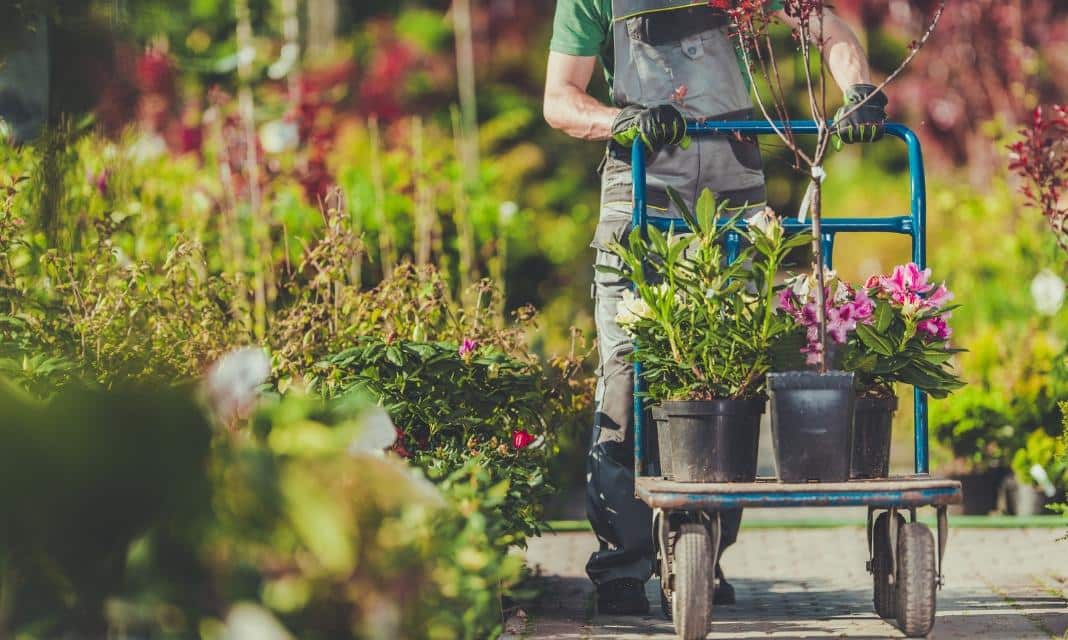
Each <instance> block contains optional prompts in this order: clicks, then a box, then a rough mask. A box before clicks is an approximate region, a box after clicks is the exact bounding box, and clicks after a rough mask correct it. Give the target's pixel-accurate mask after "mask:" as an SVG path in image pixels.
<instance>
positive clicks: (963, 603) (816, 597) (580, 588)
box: [511, 527, 1068, 640]
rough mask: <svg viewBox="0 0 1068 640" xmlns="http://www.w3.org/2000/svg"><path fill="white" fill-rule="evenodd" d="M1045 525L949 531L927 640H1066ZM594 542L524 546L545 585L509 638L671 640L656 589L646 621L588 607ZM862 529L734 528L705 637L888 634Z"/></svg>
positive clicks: (1062, 593) (1065, 552)
mask: <svg viewBox="0 0 1068 640" xmlns="http://www.w3.org/2000/svg"><path fill="white" fill-rule="evenodd" d="M1060 535H1063V534H1062V532H1060V531H1059V530H1056V529H1052V530H1051V529H1019V530H1016V529H989V530H985V529H962V530H958V531H952V530H951V533H950V541H949V545H948V548H947V552H946V566H945V574H946V580H947V584H946V588H945V589H943V590H942V591H940V592H939V594H938V614H937V622H936V624H935V629H934V632H933V633H932V634H931V637H932V638H969V639H970V638H1020V639H1024V640H1029V639H1032V638H1033V639H1036V640H1037V639H1040V638H1041V639H1043V640H1048V639H1049V638H1058V639H1060V638H1065V639H1066V640H1068V600H1066V598H1068V542H1059V541H1057V538H1058V537H1059V536H1060ZM595 546H596V541H595V540H594V538H593V535H592V534H589V533H567V534H557V535H551V536H546V537H544V538H541V539H538V540H534V541H532V542H531V544H530V548H529V550H528V552H527V558H528V561H529V562H530V563H531V564H532V565H535V566H538V567H540V569H541V571H542V572H543V574H544V575H545V576H546V579H547V589H546V592H545V595H544V596H543V598H542V601H541V602H540V603H539V606H538V607H537V608H535V609H533V610H531V611H529V613H530V617H529V619H528V620H527V624H526V627H525V631H524V632H523V633H522V634H512V636H511V637H523V638H562V639H571V638H574V639H584V640H585V639H590V640H592V639H608V638H613V639H621V640H626V639H629V638H665V639H666V638H672V637H674V630H673V628H672V626H671V623H670V622H669V621H668V620H666V619H665V618H664V617H663V616H662V615H661V613H660V607H659V602H660V599H659V591H658V589H659V585H658V584H657V583H656V581H655V580H653V581H650V583H649V584H648V585H647V592H648V596H649V601H650V603H652V605H653V607H652V610H651V612H650V615H648V616H641V617H633V616H631V617H611V616H598V615H595V614H594V612H593V589H592V585H590V583H589V581H588V580H587V579H586V576H585V574H584V572H583V567H584V566H585V563H586V558H587V557H588V555H589V553H590V552H591V551H592V550H593V549H594V548H595ZM866 560H867V551H866V540H865V535H864V530H863V529H862V528H854V527H846V528H838V529H760V530H748V531H743V533H742V535H741V537H740V538H739V541H738V543H737V544H736V545H735V546H733V547H732V548H731V549H730V550H728V551H727V553H726V554H725V556H724V558H723V561H722V565H723V568H724V571H725V572H726V574H727V577H728V579H729V580H730V581H731V583H732V584H733V585H734V586H735V589H736V590H737V594H738V605H736V606H730V607H717V608H716V611H715V612H714V614H713V622H712V625H711V628H710V631H709V635H708V638H709V639H715V640H719V639H727V638H732V639H733V638H857V639H859V638H900V637H903V636H902V634H901V632H900V631H898V630H897V628H896V627H894V626H893V624H891V622H890V621H884V620H881V619H879V617H878V616H877V615H876V614H875V613H874V610H873V609H872V603H871V597H872V596H871V577H870V576H869V575H868V573H867V572H866V571H865V569H864V563H865V561H866Z"/></svg>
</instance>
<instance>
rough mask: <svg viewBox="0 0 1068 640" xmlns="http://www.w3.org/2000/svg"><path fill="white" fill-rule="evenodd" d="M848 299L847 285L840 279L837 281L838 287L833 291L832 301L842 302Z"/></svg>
mask: <svg viewBox="0 0 1068 640" xmlns="http://www.w3.org/2000/svg"><path fill="white" fill-rule="evenodd" d="M847 300H849V287H848V286H847V285H846V283H844V282H842V281H841V280H839V281H838V288H837V289H836V290H835V292H834V303H835V304H842V303H843V302H846V301H847Z"/></svg>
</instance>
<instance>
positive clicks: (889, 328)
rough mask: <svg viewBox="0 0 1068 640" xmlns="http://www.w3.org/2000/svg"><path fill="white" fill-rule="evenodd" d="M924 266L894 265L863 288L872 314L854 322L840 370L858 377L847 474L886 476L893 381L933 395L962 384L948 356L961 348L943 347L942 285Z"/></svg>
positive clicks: (947, 310) (946, 309)
mask: <svg viewBox="0 0 1068 640" xmlns="http://www.w3.org/2000/svg"><path fill="white" fill-rule="evenodd" d="M930 275H931V273H930V269H925V270H921V269H920V268H919V267H917V266H916V265H915V264H913V263H909V264H905V265H899V266H897V267H895V268H894V270H893V272H892V273H891V274H890V275H876V276H872V277H871V278H869V279H868V281H867V283H866V284H865V286H864V290H865V295H866V296H867V298H868V299H869V300H872V301H874V313H873V314H872V316H871V318H869V319H868V321H866V322H861V323H859V324H858V325H857V327H856V332H855V333H854V335H853V336H852V337H851V339H850V344H849V349H848V350H847V352H846V359H845V363H844V368H845V369H847V370H849V371H854V372H856V374H857V380H858V396H857V405H856V414H855V417H854V420H853V457H852V462H851V463H850V467H851V469H850V477H852V478H882V477H886V476H887V475H888V473H889V467H890V436H891V429H892V425H893V417H894V411H895V410H896V409H897V397H896V396H895V395H894V383H897V382H900V383H904V384H906V385H912V386H914V387H915V388H917V389H919V390H921V391H923V392H925V393H927V394H928V395H930V396H931V397H933V398H945V397H947V396H948V395H949V394H950V393H952V392H953V391H955V390H957V389H959V388H960V387H961V386H963V382H961V380H960V378H959V377H958V376H957V375H956V374H955V373H954V372H953V370H952V368H951V366H950V360H951V358H952V357H953V356H954V354H957V353H960V352H961V351H963V350H962V349H955V348H952V347H950V345H949V338H950V336H951V335H952V331H951V330H950V328H949V324H948V320H949V317H950V315H951V313H952V310H953V308H954V307H951V306H947V303H948V302H949V301H950V300H951V299H952V294H951V293H950V292H949V291H948V290H947V289H946V286H945V284H940V285H938V286H937V287H936V286H935V285H934V284H932V283H931V282H930Z"/></svg>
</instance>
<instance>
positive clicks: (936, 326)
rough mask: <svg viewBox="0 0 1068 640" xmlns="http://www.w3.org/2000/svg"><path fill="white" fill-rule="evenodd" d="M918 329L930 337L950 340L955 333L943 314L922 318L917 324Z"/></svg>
mask: <svg viewBox="0 0 1068 640" xmlns="http://www.w3.org/2000/svg"><path fill="white" fill-rule="evenodd" d="M916 330H917V331H920V332H922V333H926V334H927V335H928V336H929V337H931V338H933V339H935V340H939V341H946V340H949V338H950V336H952V335H953V330H952V329H950V328H949V324H948V323H947V322H946V319H945V318H944V317H942V316H935V317H933V318H927V319H926V320H921V321H920V322H919V324H917V325H916Z"/></svg>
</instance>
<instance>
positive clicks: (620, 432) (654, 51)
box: [586, 0, 764, 585]
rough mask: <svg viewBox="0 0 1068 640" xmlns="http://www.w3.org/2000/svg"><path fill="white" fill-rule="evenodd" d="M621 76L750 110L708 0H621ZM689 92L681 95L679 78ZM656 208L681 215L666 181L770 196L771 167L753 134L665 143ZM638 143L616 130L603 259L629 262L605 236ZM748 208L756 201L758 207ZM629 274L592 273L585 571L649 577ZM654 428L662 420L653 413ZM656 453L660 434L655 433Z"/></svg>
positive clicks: (627, 94) (622, 225) (722, 110)
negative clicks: (628, 319) (637, 487)
mask: <svg viewBox="0 0 1068 640" xmlns="http://www.w3.org/2000/svg"><path fill="white" fill-rule="evenodd" d="M612 10H613V13H614V19H613V22H612V26H613V29H612V31H613V38H614V43H613V46H614V49H615V65H614V66H615V79H614V81H613V95H612V99H613V102H615V104H616V105H617V106H621V107H622V106H627V105H632V104H637V105H642V106H655V105H660V104H666V103H672V102H674V103H675V104H676V106H678V107H679V108H680V110H681V111H682V112H683V114H684V115H685V116H686V117H687V118H693V119H731V120H746V119H749V117H750V115H751V112H752V109H753V105H752V102H751V101H750V97H749V89H748V87H747V85H746V82H745V80H744V79H743V77H742V71H741V69H740V68H739V66H738V59H737V54H736V53H735V48H734V43H733V42H732V41H731V39H730V37H729V35H728V31H727V30H728V26H727V20H726V17H725V16H724V15H723V14H722V13H719V12H716V11H714V10H713V9H711V8H710V7H709V6H708V0H702V1H700V2H695V1H694V0H613V3H612ZM682 86H685V87H686V96H685V98H684V99H682V100H674V99H673V98H674V94H675V93H676V92H677V91H678V90H679V88H680V87H682ZM648 168H649V172H648V188H647V193H646V200H647V202H648V205H649V214H650V215H653V216H669V217H677V216H678V215H679V213H678V211H675V210H674V205H673V204H670V203H669V199H668V196H667V190H666V187H667V186H668V185H670V186H671V187H672V188H674V189H676V190H677V191H679V193H680V194H682V197H683V198H684V199H685V200H687V201H688V202H689V203H690V206H691V208H692V207H693V205H694V203H695V202H696V199H697V196H699V195H700V193H701V192H702V191H703V190H704V189H706V188H708V189H711V190H712V191H713V192H714V193H715V194H716V196H717V197H718V198H720V199H727V200H729V201H730V206H733V207H736V208H740V207H745V208H746V209H748V210H751V211H752V212H755V211H759V210H760V209H763V207H764V173H763V167H762V165H761V161H760V151H759V149H758V148H757V145H756V143H755V142H753V141H748V140H738V139H734V138H727V137H715V138H700V139H695V140H694V141H693V144H692V145H691V146H690V148H689V149H687V150H683V149H681V148H678V147H671V148H666V149H663V150H661V151H659V152H658V153H656V154H653V155H652V156H651V157H650V158H649V165H648ZM632 195H633V194H632V191H631V167H630V150H629V149H624V148H622V147H621V146H620V145H618V144H616V143H614V142H610V143H609V145H608V152H607V154H606V157H605V165H604V169H603V174H602V180H601V221H600V224H598V226H597V234H596V236H595V237H594V241H593V246H594V247H596V248H597V249H599V251H598V252H597V264H598V265H599V266H607V267H614V268H617V269H618V268H619V267H621V266H622V265H621V263H620V260H619V258H618V257H617V256H615V255H614V254H612V253H610V252H609V251H607V250H606V249H607V245H608V244H609V243H610V242H611V241H613V240H616V241H618V240H620V239H621V238H622V236H623V235H624V234H625V233H626V231H627V229H628V227H629V225H630V217H631V201H632ZM748 210H747V211H746V212H745V213H749V212H750V211H748ZM627 287H628V283H627V282H626V280H625V279H624V278H622V277H620V276H617V275H614V274H612V273H608V272H602V271H597V272H595V274H594V298H595V312H594V316H595V322H596V324H597V341H598V350H599V352H600V363H599V364H600V367H599V369H598V381H597V393H596V409H595V413H594V429H593V434H592V438H591V443H590V452H589V456H588V457H587V472H588V475H587V483H586V513H587V515H588V517H589V519H590V524H591V525H592V526H593V530H594V532H595V533H596V534H597V538H598V540H599V542H600V544H599V548H598V550H597V551H596V552H594V553H593V554H592V555H591V556H590V560H589V562H588V563H587V564H586V572H587V574H588V575H589V576H590V579H592V580H593V581H594V582H595V583H596V584H598V585H602V584H605V583H608V582H611V581H613V580H619V579H631V580H637V581H640V582H644V581H645V580H647V579H649V576H650V574H651V573H652V571H653V541H652V534H651V531H652V525H651V512H650V510H649V508H648V507H647V506H646V505H645V503H643V502H641V501H639V500H637V499H635V497H634V466H633V465H634V434H633V422H634V421H633V413H632V412H633V406H634V405H633V398H634V376H633V369H632V366H631V364H630V362H628V360H627V355H628V354H629V353H630V352H631V349H632V347H631V340H630V336H628V335H627V334H626V333H625V332H624V331H623V330H622V329H621V328H620V327H619V325H618V324H617V323H616V321H615V315H616V311H617V308H618V305H619V301H620V299H621V298H622V295H623V292H624V291H625V290H626V289H627ZM646 424H647V425H649V427H650V429H649V430H650V431H651V430H652V428H654V425H653V424H652V421H651V420H650V421H647V422H646ZM647 442H648V444H649V448H647V451H649V453H650V458H651V459H654V460H655V459H656V454H655V449H654V448H653V447H655V442H656V439H655V437H652V438H650V439H649V440H648V441H647ZM721 516H722V518H723V537H722V538H721V540H720V545H721V549H722V548H725V547H727V546H728V545H730V544H731V543H733V542H734V540H735V538H736V537H737V532H738V525H739V523H740V522H741V512H740V511H733V512H724V513H723V514H721Z"/></svg>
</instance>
